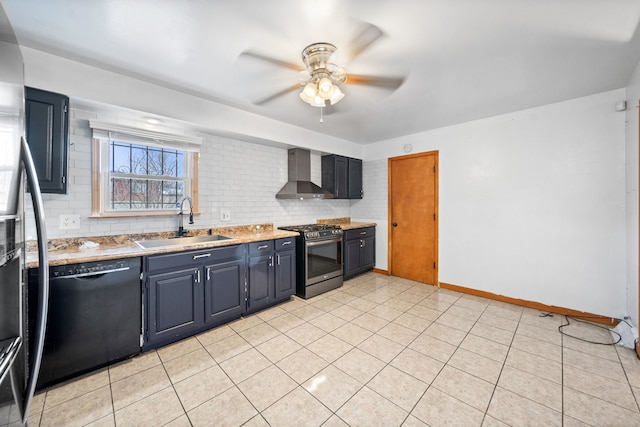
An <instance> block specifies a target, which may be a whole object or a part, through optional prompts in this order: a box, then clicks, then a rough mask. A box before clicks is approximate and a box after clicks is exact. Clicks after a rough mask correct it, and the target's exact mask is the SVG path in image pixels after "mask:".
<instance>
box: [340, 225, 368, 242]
mask: <svg viewBox="0 0 640 427" xmlns="http://www.w3.org/2000/svg"><path fill="white" fill-rule="evenodd" d="M375 235H376V228H375V227H365V228H355V229H353V230H347V231H346V232H345V233H344V240H352V239H362V238H363V237H375Z"/></svg>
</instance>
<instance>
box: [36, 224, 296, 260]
mask: <svg viewBox="0 0 640 427" xmlns="http://www.w3.org/2000/svg"><path fill="white" fill-rule="evenodd" d="M297 236H299V233H297V232H293V231H286V230H279V229H277V230H273V231H264V232H261V233H255V232H247V233H235V234H233V237H232V239H229V240H219V241H214V242H202V243H193V244H185V245H181V246H172V247H161V248H152V249H142V248H140V247H139V246H138V245H136V244H135V243H133V244H123V245H103V246H101V247H98V248H95V249H68V250H60V251H49V266H58V265H66V264H77V263H82V262H94V261H107V260H112V259H118V258H134V257H139V256H140V257H142V256H148V255H155V254H162V253H172V252H184V251H190V250H205V249H214V248H219V247H224V246H233V245H240V244H243V243H252V242H260V241H262V240H274V239H282V238H287V237H297ZM26 267H27V268H37V267H39V262H38V253H37V252H27V254H26Z"/></svg>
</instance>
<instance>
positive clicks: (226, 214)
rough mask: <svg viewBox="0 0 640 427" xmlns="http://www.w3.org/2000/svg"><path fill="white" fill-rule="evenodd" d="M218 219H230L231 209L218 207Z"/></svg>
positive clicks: (226, 220)
mask: <svg viewBox="0 0 640 427" xmlns="http://www.w3.org/2000/svg"><path fill="white" fill-rule="evenodd" d="M220 221H224V222H229V221H231V209H220Z"/></svg>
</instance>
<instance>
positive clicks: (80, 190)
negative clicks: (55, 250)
mask: <svg viewBox="0 0 640 427" xmlns="http://www.w3.org/2000/svg"><path fill="white" fill-rule="evenodd" d="M71 113H72V114H71V117H72V119H71V124H72V130H73V133H72V135H71V136H70V142H71V143H72V144H73V145H71V149H70V152H69V159H70V161H69V177H68V178H69V181H68V182H69V194H66V195H65V194H45V195H43V201H44V207H45V217H46V218H47V221H46V222H47V234H48V238H59V237H82V236H85V237H90V236H100V235H114V234H123V233H144V232H156V231H171V230H174V229H175V230H177V227H178V220H177V215H176V216H171V217H152V218H89V216H90V215H91V129H90V128H89V119H97V120H100V121H107V122H109V121H110V122H117V123H120V124H128V125H136V123H134V122H131V121H128V120H124V119H121V118H118V117H114V116H113V115H105V114H102V113H95V112H92V111H87V110H84V109H83V110H78V109H75V108H73V106H72V108H71ZM173 131H174V132H175V130H173ZM203 137H204V141H203V145H202V148H201V152H200V162H199V195H200V199H199V206H200V212H201V214H200V215H198V216H196V218H195V224H194V225H193V226H192V227H193V228H210V227H218V226H228V225H241V224H252V223H274V224H275V225H276V226H278V225H285V224H289V223H290V224H302V223H305V222H315V220H316V219H318V218H332V217H345V216H354V215H353V214H352V213H351V212H357V213H358V215H361V216H363V217H371V213H372V212H373V211H374V210H375V208H376V206H375V205H374V204H373V203H369V200H368V197H367V196H368V194H367V193H370V194H371V195H372V196H373V195H376V197H375V199H376V200H379V199H380V197H382V196H383V195H382V194H377V193H376V191H374V190H373V188H369V186H368V184H367V179H368V177H367V175H368V174H366V173H365V176H364V182H365V190H364V191H365V200H361V201H357V202H355V203H353V204H352V203H350V201H349V200H278V199H276V198H275V194H276V193H277V192H278V191H279V190H280V188H282V186H283V185H284V184H285V182H286V181H287V175H288V174H287V160H288V155H287V150H286V149H284V148H276V147H270V146H263V145H258V144H253V143H249V142H244V141H237V140H232V139H228V138H222V137H219V136H214V135H204V136H203ZM380 162H382V163H384V165H383V166H384V168H385V170H386V160H385V161H376V162H372V163H374V165H373V167H378V166H377V165H376V163H380ZM363 169H364V171H365V172H366V171H368V170H370V171H373V169H370V168H369V163H365V164H364V167H363ZM371 175H373V173H371ZM311 179H312V181H313V182H315V183H316V184H318V185H320V183H321V159H320V156H319V155H314V154H312V155H311ZM384 180H386V172H385V176H384ZM383 187H384V188H383V190H384V195H385V196H384V197H386V182H385V184H384V185H383ZM377 203H378V202H377ZM26 205H27V209H28V210H31V203H30V202H27V203H26ZM383 205H384V206H386V200H385V202H384V204H383ZM220 208H227V209H231V222H224V223H222V222H221V221H220ZM62 214H72V215H80V218H81V220H80V227H81V228H80V230H59V229H58V223H59V221H58V217H59V215H62ZM385 217H386V213H385ZM29 218H32V215H30V216H29ZM34 230H35V226H34V224H33V221H32V220H29V221H27V236H28V238H33V236H34V234H35V231H34ZM70 232H72V233H73V234H70Z"/></svg>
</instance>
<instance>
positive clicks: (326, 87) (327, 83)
mask: <svg viewBox="0 0 640 427" xmlns="http://www.w3.org/2000/svg"><path fill="white" fill-rule="evenodd" d="M318 89H320V90H319V91H318V92H319V93H320V96H322V97H326V98H325V99H328V98H330V97H331V92H332V91H333V83H331V80H329V79H328V78H327V77H323V78H321V79H320V81H319V82H318Z"/></svg>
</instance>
